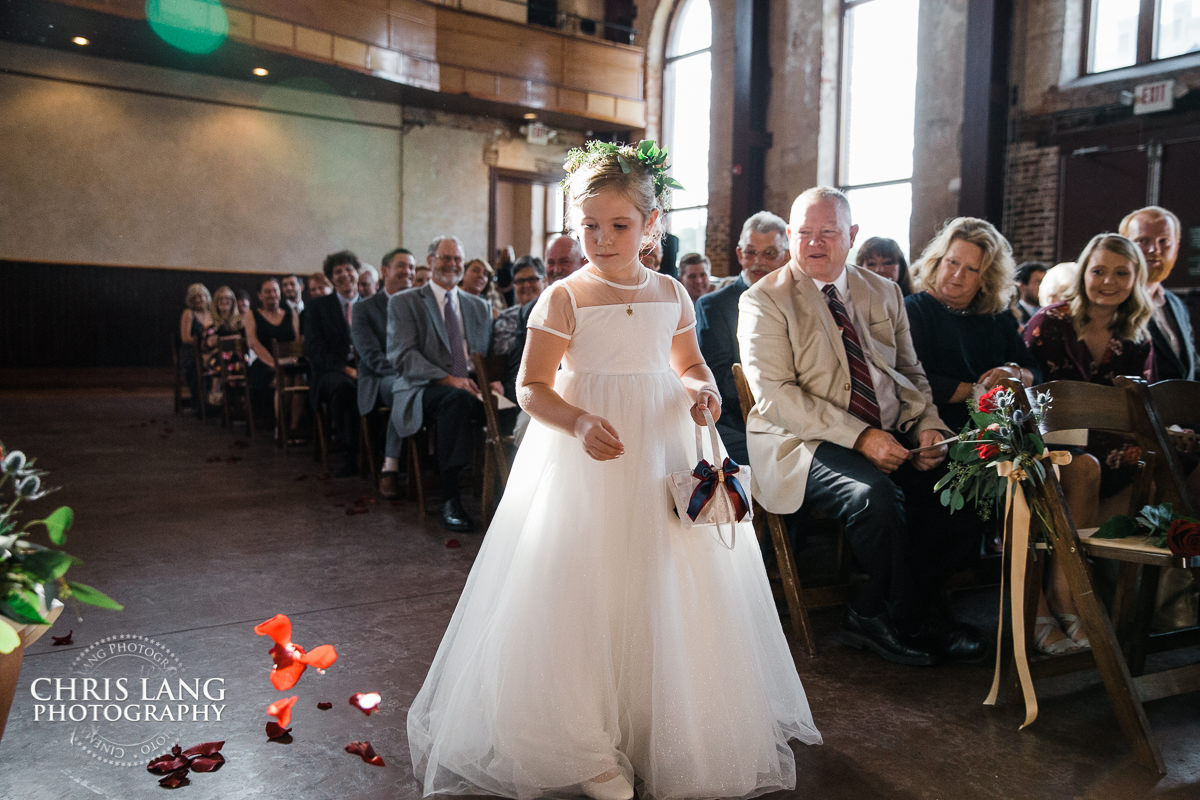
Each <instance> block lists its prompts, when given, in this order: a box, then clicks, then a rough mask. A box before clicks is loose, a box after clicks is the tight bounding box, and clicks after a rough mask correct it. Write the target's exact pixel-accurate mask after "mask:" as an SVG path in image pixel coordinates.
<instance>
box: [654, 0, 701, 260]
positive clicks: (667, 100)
mask: <svg viewBox="0 0 1200 800" xmlns="http://www.w3.org/2000/svg"><path fill="white" fill-rule="evenodd" d="M693 2H702V3H703V4H704V5H705V6H706V7H707V10H708V15H709V24H710V25H711V24H712V20H713V4H712V0H677V2H676V4H675V8H674V9H672V12H671V19H670V22H669V23H668V24H667V31H666V36H665V37H664V41H663V83H662V105H663V111H662V121H663V124H662V128H663V130H662V134H663V140H664V142H663V143H664V146H666V147H667V149H668V150H670V149H671V144H672V143H673V142H674V137H675V130H674V127H675V123H676V120H675V116H674V114H673V113H668V109H673V108H674V105H675V96H674V95H675V83H676V80H677V78H676V77H675V76H674V74H673V70H672V66H673V65H674V64H676V63H678V62H680V61H683V60H685V59H688V58H692V57H694V56H697V55H700V54H701V53H707V54H708V63H709V70H710V74H711V70H712V64H713V43H712V38H711V37H710V38H709V42H708V45H707V46H705V47H698V48H696V49H694V50H688V51H687V52H681V53H674V54H672V53H671V50H672V47H673V45H674V43H675V34H676V30H677V26H678V25H679V24H680V23H681V21H682V19H683V12H684V10H685V9H686V7H687V5H688V4H689V3H693ZM668 75H672V77H671V78H670V79H668ZM711 86H712V80H711V77H710V79H709V87H710V92H711ZM711 122H712V109H711V107H710V108H709V124H710V126H711ZM711 146H712V135H711V130H710V133H709V147H710V148H711ZM711 179H712V175H711V173H710V174H709V180H710V181H711ZM711 206H712V196H711V194H708V199H707V201H706V202H704V203H700V204H695V205H688V206H676V205H672V206H671V208H670V209H669V210H668V211H667V213H666V214H665V215H664V218H663V225H664V228H665V230H666V231H667V232H668V233H670V232H671V217H672V215H673V214H674V213H675V212H677V211H696V210H702V211H703V212H704V228H705V230H704V237H703V242H702V245H703V247H702V251H703V250H707V248H708V221H709V219H710V217H711V214H710V208H711ZM682 255H683V254H682V253H681V254H680V256H682Z"/></svg>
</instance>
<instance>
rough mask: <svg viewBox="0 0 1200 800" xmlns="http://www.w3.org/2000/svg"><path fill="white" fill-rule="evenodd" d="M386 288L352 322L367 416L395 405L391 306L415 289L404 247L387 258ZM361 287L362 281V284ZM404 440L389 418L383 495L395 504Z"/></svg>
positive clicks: (360, 306) (356, 312)
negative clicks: (389, 354)
mask: <svg viewBox="0 0 1200 800" xmlns="http://www.w3.org/2000/svg"><path fill="white" fill-rule="evenodd" d="M379 263H380V265H381V266H382V268H383V288H382V289H381V290H380V291H379V292H376V293H375V294H374V295H373V296H371V297H368V298H367V299H365V300H359V301H358V305H357V306H355V308H354V318H353V319H352V320H351V322H350V337H351V338H352V339H353V340H354V349H355V350H356V351H357V352H358V413H359V414H361V415H362V416H364V417H365V416H367V415H368V414H370V413H371V412H372V411H374V410H375V408H376V407H378V406H385V407H388V408H390V407H391V405H392V384H394V383H395V381H396V368H395V367H394V366H393V365H392V362H391V361H389V360H388V357H387V320H388V313H387V312H388V302H389V301H390V300H391V298H392V297H393V296H395V295H397V294H399V293H400V292H402V291H404V290H405V289H408V288H410V287H411V286H412V273H413V264H414V260H413V255H412V252H410V251H408V250H405V249H404V248H402V247H399V248H396V249H395V250H392V251H390V252H388V253H387V254H386V255H384V257H383V259H382V260H381V261H380V262H379ZM360 285H361V281H360ZM403 454H404V439H403V438H401V437H400V436H399V435H398V434H397V433H396V426H395V425H394V424H392V421H391V419H390V417H389V419H388V423H387V427H386V431H385V433H384V441H383V469H382V470H380V472H379V494H380V495H382V496H383V497H384V498H385V499H387V500H391V499H393V498H395V497H398V496H399V494H400V457H401V456H402V455H403Z"/></svg>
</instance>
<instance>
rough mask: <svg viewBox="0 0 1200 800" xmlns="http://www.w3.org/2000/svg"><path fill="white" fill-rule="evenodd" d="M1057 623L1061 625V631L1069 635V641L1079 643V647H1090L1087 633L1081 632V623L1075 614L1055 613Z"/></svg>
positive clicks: (1085, 648)
mask: <svg viewBox="0 0 1200 800" xmlns="http://www.w3.org/2000/svg"><path fill="white" fill-rule="evenodd" d="M1055 616H1056V617H1058V623H1059V624H1060V625H1062V629H1063V633H1065V634H1067V636H1070V637H1071V641H1073V642H1075V644H1077V645H1079V647H1080V648H1081V649H1084V650H1087V649H1090V648H1091V646H1092V643H1091V642H1090V641H1089V640H1088V635H1087V634H1086V633H1084V632H1083V623H1081V622H1080V621H1079V616H1078V615H1077V614H1056V615H1055Z"/></svg>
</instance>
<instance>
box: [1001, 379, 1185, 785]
mask: <svg viewBox="0 0 1200 800" xmlns="http://www.w3.org/2000/svg"><path fill="white" fill-rule="evenodd" d="M1008 385H1009V387H1010V388H1012V389H1013V390H1014V393H1015V396H1016V401H1017V407H1018V408H1020V409H1021V410H1023V411H1028V410H1029V400H1028V397H1027V396H1026V393H1025V390H1024V389H1023V387H1021V386H1020V385H1019V384H1016V383H1014V382H1009V384H1008ZM1043 391H1044V392H1049V393H1050V396H1051V402H1050V406H1049V408H1048V409H1047V411H1046V415H1045V420H1044V423H1043V432H1044V433H1049V432H1052V431H1055V430H1074V429H1080V428H1085V429H1104V430H1109V431H1115V432H1122V433H1130V434H1135V435H1136V434H1137V432H1138V430H1139V429H1140V428H1141V427H1142V422H1140V421H1139V420H1138V415H1139V414H1140V412H1139V411H1138V410H1137V409H1136V406H1135V404H1134V403H1132V402H1131V395H1130V393H1129V392H1128V391H1126V390H1125V389H1122V388H1118V387H1108V386H1100V385H1097V384H1090V383H1082V382H1078V381H1055V382H1052V383H1049V384H1043V385H1042V386H1038V387H1034V388H1033V389H1030V390H1029V392H1030V393H1031V394H1032V393H1035V392H1043ZM1026 425H1027V426H1030V429H1032V425H1033V422H1032V419H1030V420H1027V421H1026ZM1031 499H1032V501H1033V502H1034V503H1037V504H1038V505H1039V506H1040V508H1041V509H1042V512H1043V513H1044V514H1045V515H1046V521H1047V522H1048V524H1047V525H1045V526H1044V531H1045V535H1046V539H1047V544H1048V546H1049V547H1050V549H1052V550H1053V552H1054V555H1055V558H1057V559H1058V560H1059V562H1060V564H1061V566H1062V568H1063V572H1064V574H1065V576H1066V579H1067V583H1068V586H1069V587H1070V592H1071V596H1072V599H1073V600H1074V602H1075V606H1076V609H1077V611H1078V612H1079V617H1080V620H1081V622H1082V624H1083V630H1084V631H1085V632H1086V633H1087V636H1088V639H1089V640H1090V641H1091V651H1090V656H1091V658H1092V659H1094V662H1095V666H1096V668H1097V670H1098V671H1099V673H1100V678H1101V680H1102V681H1103V683H1104V687H1105V690H1106V691H1107V693H1108V697H1109V701H1110V702H1111V703H1112V706H1113V711H1114V713H1115V714H1116V717H1117V722H1118V724H1119V725H1120V727H1121V730H1122V731H1123V732H1124V734H1125V736H1126V738H1127V739H1129V741H1130V743H1131V745H1132V746H1133V752H1134V758H1135V760H1136V761H1137V762H1138V763H1139V764H1142V765H1143V766H1146V767H1148V768H1150V769H1154V770H1157V771H1158V772H1159V773H1165V769H1164V766H1163V760H1162V755H1161V753H1160V751H1159V748H1158V745H1157V743H1156V742H1155V740H1154V737H1153V734H1152V732H1151V730H1150V723H1149V721H1148V720H1147V718H1146V712H1145V710H1144V708H1143V706H1142V704H1143V703H1144V702H1148V701H1150V700H1154V699H1159V698H1162V697H1167V696H1170V695H1173V694H1178V693H1180V692H1182V691H1191V690H1194V689H1196V688H1200V665H1189V666H1186V667H1181V668H1176V669H1173V670H1166V671H1162V672H1158V673H1155V674H1153V675H1143V676H1138V677H1134V676H1133V675H1132V674H1131V672H1130V669H1129V665H1128V663H1127V661H1126V658H1125V655H1124V653H1123V652H1122V649H1121V647H1120V645H1119V643H1118V640H1117V636H1116V633H1115V631H1114V628H1113V621H1112V620H1111V619H1110V618H1109V615H1108V613H1107V612H1106V611H1105V610H1104V608H1103V606H1102V605H1101V603H1100V600H1099V598H1098V595H1097V593H1096V591H1095V582H1094V580H1093V574H1092V569H1091V566H1090V565H1089V564H1088V561H1087V558H1086V556H1092V557H1094V558H1105V559H1114V560H1118V561H1122V562H1125V563H1133V564H1138V563H1143V564H1144V563H1149V562H1153V563H1155V564H1158V565H1166V564H1171V565H1176V566H1189V563H1188V562H1194V563H1191V564H1190V565H1191V566H1197V565H1200V559H1190V560H1188V559H1180V558H1179V557H1177V556H1172V555H1171V554H1170V553H1169V552H1168V551H1166V550H1162V549H1159V548H1149V547H1147V546H1146V545H1145V544H1144V542H1133V541H1129V540H1113V539H1092V538H1090V535H1091V534H1092V533H1094V530H1084V531H1079V530H1077V529H1076V527H1075V522H1074V520H1073V519H1072V517H1071V512H1070V510H1069V509H1068V508H1067V505H1066V501H1065V499H1064V497H1063V493H1062V487H1061V486H1060V484H1059V482H1058V477H1057V475H1056V474H1055V473H1054V471H1053V470H1047V476H1046V480H1045V481H1043V482H1041V483H1040V484H1038V485H1037V486H1036V488H1035V489H1034V490H1033V491H1032V497H1031ZM1006 544H1007V543H1006ZM1035 581H1040V574H1039V573H1038V571H1036V570H1035V571H1031V572H1030V573H1029V574H1028V576H1027V582H1026V586H1025V597H1026V600H1027V602H1026V607H1027V608H1028V607H1029V605H1030V603H1029V600H1030V598H1035V597H1036V593H1037V591H1038V590H1039V586H1040V584H1035V583H1034V582H1035ZM1116 605H1119V603H1117V604H1116ZM1118 613H1119V612H1118ZM1011 618H1012V615H1011V614H1009V615H1007V616H1006V618H1005V619H1006V623H1005V624H1006V625H1008V624H1011ZM1026 630H1027V631H1031V630H1032V626H1031V625H1028V626H1027V627H1026ZM1002 641H1003V642H1005V643H1008V642H1010V641H1011V637H1010V636H1004V637H1002ZM1005 650H1006V653H1005V660H1006V661H1007V662H1008V663H1007V671H1009V672H1010V673H1011V671H1012V669H1013V668H1014V665H1013V663H1012V662H1011V652H1010V651H1008V648H1007V647H1006V648H1005ZM1088 655H1089V653H1086V652H1085V653H1075V654H1070V655H1066V656H1053V657H1048V658H1046V659H1043V660H1040V661H1032V662H1031V663H1030V665H1029V666H1030V674H1031V675H1032V676H1033V677H1034V678H1037V677H1044V676H1046V675H1054V674H1062V673H1063V672H1067V671H1071V669H1072V668H1078V666H1080V664H1081V660H1082V659H1086V658H1087V657H1088Z"/></svg>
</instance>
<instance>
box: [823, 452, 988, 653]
mask: <svg viewBox="0 0 1200 800" xmlns="http://www.w3.org/2000/svg"><path fill="white" fill-rule="evenodd" d="M944 473H945V468H944V467H935V468H934V469H932V470H928V471H925V472H922V471H920V470H917V469H915V468H914V467H913V466H912V465H911V464H907V463H906V464H904V465H903V466H902V467H900V469H898V470H896V471H895V472H893V473H892V474H890V475H888V474H885V473H883V472H882V471H880V470H879V469H878V468H877V467H876V466H875V465H874V464H872V463H871V462H870V461H869V460H868V459H867V457H866V456H864V455H863V454H862V453H859V452H858V451H857V450H852V449H848V448H845V447H841V446H839V445H836V444H832V443H830V442H825V443H824V444H822V445H820V446H819V447H818V448H817V451H816V453H815V455H814V458H813V463H812V468H811V470H810V471H809V474H808V484H807V488H806V490H805V496H804V510H805V511H807V512H810V513H815V514H819V515H820V516H825V517H830V518H833V519H837V520H839V521H840V522H841V523H842V525H843V526H844V527H845V531H846V540H847V542H848V543H849V545H850V550H851V552H852V554H853V555H854V559H855V561H856V562H857V564H858V566H859V568H860V569H862V570H863V571H864V572H866V574H867V582H866V583H865V584H864V585H862V586H861V587H860V590H859V592H858V595H857V597H856V598H855V599H854V601H853V606H854V609H855V611H857V612H858V613H860V614H863V615H865V616H869V617H873V616H877V615H878V614H881V613H884V612H887V613H888V614H889V616H890V617H891V619H892V621H893V623H895V625H896V626H897V627H898V628H899V629H900V630H901V631H904V632H914V631H916V630H917V629H918V628H919V627H920V625H921V624H922V623H923V622H924V621H925V620H926V619H927V618H928V617H929V616H930V614H931V613H933V611H934V609H935V604H936V602H937V600H938V598H939V597H940V596H941V594H942V592H943V591H944V589H945V585H946V579H947V578H949V577H950V575H951V574H953V573H954V572H955V571H956V570H958V569H961V568H962V567H963V566H964V565H965V564H967V563H969V561H970V560H971V559H972V558H974V557H975V555H977V554H978V553H979V545H980V536H981V534H982V530H983V524H982V522H981V521H980V520H979V518H978V516H976V515H975V513H974V512H973V511H971V510H970V509H963V510H962V511H959V512H957V513H956V514H954V515H953V516H952V515H951V514H950V512H949V509H946V508H944V507H943V506H942V505H941V503H940V502H939V501H938V498H937V495H935V494H934V492H933V486H934V484H935V483H937V481H938V479H939V478H940V477H941V476H942V475H943V474H944Z"/></svg>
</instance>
